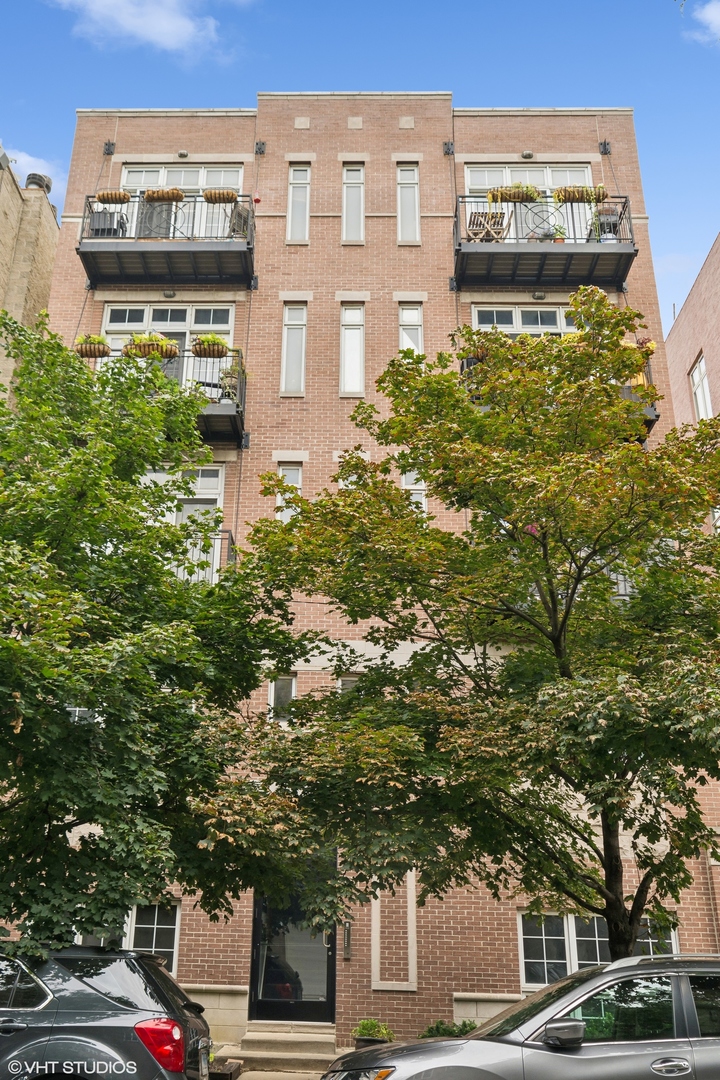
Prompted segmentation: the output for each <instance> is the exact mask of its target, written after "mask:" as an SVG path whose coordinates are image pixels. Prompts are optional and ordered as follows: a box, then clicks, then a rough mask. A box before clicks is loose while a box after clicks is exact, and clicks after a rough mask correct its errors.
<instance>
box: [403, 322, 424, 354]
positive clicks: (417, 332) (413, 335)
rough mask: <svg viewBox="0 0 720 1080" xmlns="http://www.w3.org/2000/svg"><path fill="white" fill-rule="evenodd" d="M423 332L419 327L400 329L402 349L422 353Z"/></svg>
mask: <svg viewBox="0 0 720 1080" xmlns="http://www.w3.org/2000/svg"><path fill="white" fill-rule="evenodd" d="M421 337H422V330H421V328H420V327H419V326H401V327H400V348H401V349H413V350H414V351H415V352H417V353H419V352H422V341H421Z"/></svg>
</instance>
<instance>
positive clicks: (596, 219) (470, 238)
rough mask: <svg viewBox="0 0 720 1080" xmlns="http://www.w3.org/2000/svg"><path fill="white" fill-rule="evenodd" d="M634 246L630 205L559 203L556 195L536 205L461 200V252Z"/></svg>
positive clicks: (622, 200)
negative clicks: (488, 247)
mask: <svg viewBox="0 0 720 1080" xmlns="http://www.w3.org/2000/svg"><path fill="white" fill-rule="evenodd" d="M538 242H540V243H543V242H544V243H558V244H563V243H567V244H634V236H633V229H632V220H631V217H630V203H629V200H628V198H627V197H626V196H625V195H609V196H608V197H607V198H606V199H604V200H603V201H602V202H599V203H556V202H555V201H554V199H553V197H552V196H551V195H547V196H543V197H542V198H541V199H538V200H536V201H534V202H513V201H510V200H508V201H500V202H497V201H495V200H492V201H491V200H489V199H488V197H487V196H486V195H460V196H458V200H457V210H456V214H455V247H456V248H458V247H459V246H460V244H469V243H477V244H532V243H538Z"/></svg>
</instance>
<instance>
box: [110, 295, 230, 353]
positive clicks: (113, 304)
mask: <svg viewBox="0 0 720 1080" xmlns="http://www.w3.org/2000/svg"><path fill="white" fill-rule="evenodd" d="M118 308H134V309H135V310H138V309H143V310H144V312H145V315H144V318H143V321H142V322H137V323H111V322H110V311H111V310H113V309H118ZM162 308H174V309H176V310H178V309H180V308H185V311H186V313H187V315H186V319H185V322H184V323H170V322H168V323H157V324H156V323H154V322H153V318H152V313H153V310H156V309H162ZM213 308H228V309H229V311H230V314H229V318H228V322H227V324H225V325H222V324H218V325H217V326H214V325H213V324H212V323H203V324H202V325H198V324H197V323H196V322H195V312H196V311H210V310H212V309H213ZM226 327H227V329H226ZM151 330H152V331H157V333H160V334H162V333H168V334H169V333H172V331H173V330H175V331H177V333H179V334H182V333H184V334H187V338H188V341H187V349H189V348H190V339H191V338H192V337H194V336H196V335H197V334H203V333H205V334H209V333H212V334H219V335H220V336H221V337H224V338H226V339H227V343H228V345H230V346H232V343H233V335H234V332H235V303H234V301H227V302H220V301H217V302H216V303H201V304H195V303H189V302H188V301H179V302H178V301H174V300H166V299H163V300H156V301H154V302H153V303H151V304H147V303H143V302H140V303H136V302H133V301H132V300H117V301H106V303H105V306H104V310H103V319H102V329H101V331H100V332H101V333H102V334H104V335H105V337H114V338H119V339H120V338H122V339H123V341H129V340H130V338H131V336H132V335H133V334H146V333H148V332H150V331H151Z"/></svg>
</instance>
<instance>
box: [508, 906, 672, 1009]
mask: <svg viewBox="0 0 720 1080" xmlns="http://www.w3.org/2000/svg"><path fill="white" fill-rule="evenodd" d="M529 914H530V913H529V912H528V911H521V910H520V911H518V913H517V933H518V954H519V959H520V985H521V987H522V990H523V992H525V991H527V992H529V993H532V992H533V991H535V990H539V989H541V988H542V987H543V986H547V985H548V984H547V983H529V982H526V980H525V950H524V938H523V923H522V921H523V916H524V915H529ZM544 914H545V915H546V916H554V917H555V918H561V919H562V920H563V930H564V936H565V963H566V967H567V974H568V975H572V973H573V972H575V971H580V970H581V968H580V962H579V960H578V952H577V938H576V936H575V923H574V919H575V916H574V915H557V913H556V912H554V911H547V912H544ZM588 918H591V916H590V915H588ZM670 942H671V946H672V948H671V952H672V953H678V952H679V951H680V947H679V944H678V936H677V931H676V930H671V931H670ZM650 955H653V954H652V945H651V954H650ZM658 955H667V954H666V953H663V954H660V953H658ZM583 966H584V967H588V966H590V965H588V964H584V965H583Z"/></svg>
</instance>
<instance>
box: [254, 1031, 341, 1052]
mask: <svg viewBox="0 0 720 1080" xmlns="http://www.w3.org/2000/svg"><path fill="white" fill-rule="evenodd" d="M248 1051H251V1052H263V1053H274V1052H275V1051H280V1052H281V1053H298V1054H303V1055H305V1054H315V1055H318V1056H320V1057H323V1058H324V1057H328V1056H329V1057H331V1058H333V1057H335V1032H334V1031H287V1030H286V1029H285V1030H278V1031H276V1030H267V1029H264V1028H261V1029H260V1030H259V1031H258V1030H257V1029H256V1028H254V1027H253V1028H248V1030H247V1032H246V1033H245V1035H244V1036H243V1040H242V1054H243V1056H245V1053H246V1052H248Z"/></svg>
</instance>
